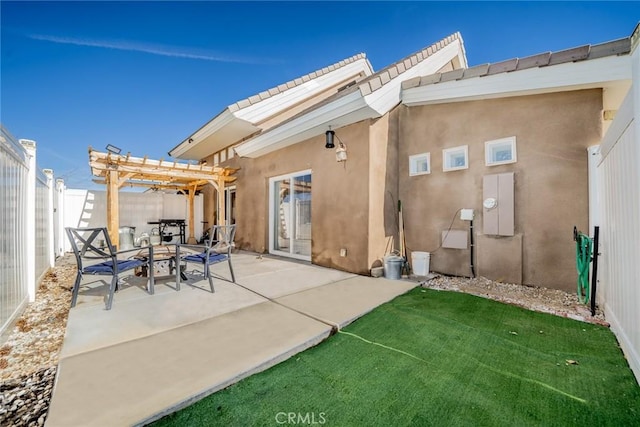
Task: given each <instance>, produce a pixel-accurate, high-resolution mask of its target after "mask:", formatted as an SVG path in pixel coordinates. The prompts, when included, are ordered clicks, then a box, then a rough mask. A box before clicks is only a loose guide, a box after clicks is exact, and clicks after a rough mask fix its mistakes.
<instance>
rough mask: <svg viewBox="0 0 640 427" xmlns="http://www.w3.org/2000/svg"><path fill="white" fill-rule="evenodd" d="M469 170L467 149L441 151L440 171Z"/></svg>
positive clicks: (462, 147) (466, 147)
mask: <svg viewBox="0 0 640 427" xmlns="http://www.w3.org/2000/svg"><path fill="white" fill-rule="evenodd" d="M468 168H469V147H468V146H466V145H461V146H459V147H453V148H447V149H445V150H442V170H443V171H445V172H449V171H456V170H460V169H468Z"/></svg>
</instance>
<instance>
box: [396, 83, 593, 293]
mask: <svg viewBox="0 0 640 427" xmlns="http://www.w3.org/2000/svg"><path fill="white" fill-rule="evenodd" d="M601 114H602V92H601V90H599V89H594V90H583V91H574V92H563V93H555V94H545V95H533V96H523V97H512V98H503V99H494V100H485V101H473V102H461V103H451V104H440V105H431V106H420V107H405V106H402V107H400V141H401V144H400V149H399V179H400V181H399V188H400V190H399V195H400V199H401V200H402V202H403V207H404V219H405V231H406V240H407V246H408V247H409V248H410V249H412V250H417V251H427V252H433V251H434V250H435V249H436V248H437V247H438V246H439V245H440V233H441V231H443V230H446V229H447V228H448V227H449V224H450V223H451V221H452V218H453V217H454V214H455V213H456V211H457V210H458V209H460V208H473V209H475V212H476V219H475V220H474V227H475V231H476V233H475V234H476V242H477V243H478V246H477V250H479V251H480V250H483V251H485V252H483V253H481V254H480V255H478V256H476V258H475V260H474V262H475V264H476V267H477V269H478V271H479V272H481V273H482V274H484V275H486V276H488V277H490V278H493V279H498V280H501V279H502V280H505V279H507V278H513V277H516V278H517V277H519V276H520V277H521V281H522V282H523V283H525V284H531V285H539V286H547V287H553V288H558V289H565V290H569V291H571V290H573V289H574V287H575V280H576V269H575V246H574V242H573V240H572V237H573V236H572V230H573V226H574V225H576V226H577V227H578V228H579V229H581V230H583V231H585V232H586V231H587V227H588V185H587V151H586V149H587V147H589V146H590V145H594V144H598V143H599V141H600V135H601ZM509 136H516V139H517V142H516V145H517V159H518V161H517V163H513V164H508V165H501V166H494V167H488V166H485V161H484V143H485V141H488V140H494V139H499V138H504V137H509ZM460 145H468V147H469V165H470V166H469V168H468V169H466V170H461V171H452V172H443V171H442V150H443V149H444V148H449V147H455V146H460ZM423 152H430V153H431V174H428V175H420V176H415V177H410V176H409V162H408V157H409V156H410V155H413V154H419V153H423ZM511 171H513V172H514V173H515V234H516V235H515V236H514V237H503V238H496V237H493V236H483V235H482V220H483V218H482V217H483V215H482V213H483V210H482V196H483V195H482V185H483V176H484V175H487V174H494V173H502V172H511ZM468 227H469V224H468V223H467V222H463V221H460V220H459V217H458V218H456V219H455V220H454V221H453V226H452V228H453V229H460V230H468ZM483 263H484V265H483ZM489 263H490V264H491V268H488V264H489ZM431 269H432V270H434V271H440V272H443V273H448V274H455V275H467V276H468V275H469V274H470V267H469V251H468V250H460V249H439V250H437V251H435V252H434V253H433V254H432V258H431ZM510 270H511V271H510ZM492 276H493V277H492Z"/></svg>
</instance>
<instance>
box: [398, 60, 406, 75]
mask: <svg viewBox="0 0 640 427" xmlns="http://www.w3.org/2000/svg"><path fill="white" fill-rule="evenodd" d="M396 68H397V70H398V74H402V73H404V72H405V71H407V68H406V67H405V66H404V63H403V62H400V63H398V64H397V65H396Z"/></svg>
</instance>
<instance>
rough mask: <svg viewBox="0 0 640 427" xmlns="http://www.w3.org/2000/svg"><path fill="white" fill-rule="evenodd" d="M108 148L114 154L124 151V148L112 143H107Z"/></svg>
mask: <svg viewBox="0 0 640 427" xmlns="http://www.w3.org/2000/svg"><path fill="white" fill-rule="evenodd" d="M106 149H107V151H108V152H110V153H113V154H120V152H121V151H122V149H120V148H119V147H116V146H115V145H111V144H107V147H106Z"/></svg>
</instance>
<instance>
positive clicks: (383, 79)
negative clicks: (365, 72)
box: [380, 71, 391, 85]
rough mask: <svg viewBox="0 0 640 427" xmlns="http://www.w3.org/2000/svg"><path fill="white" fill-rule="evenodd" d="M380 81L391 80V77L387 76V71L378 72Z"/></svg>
mask: <svg viewBox="0 0 640 427" xmlns="http://www.w3.org/2000/svg"><path fill="white" fill-rule="evenodd" d="M380 81H381V82H382V84H383V85H384V84H387V83H389V82H390V81H391V77H390V76H389V71H384V72H382V73H380Z"/></svg>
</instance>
